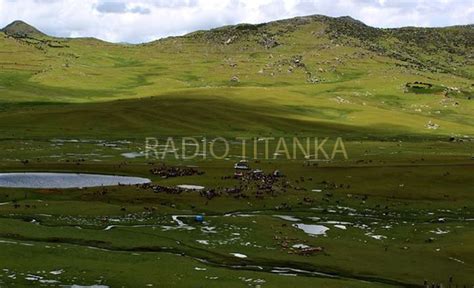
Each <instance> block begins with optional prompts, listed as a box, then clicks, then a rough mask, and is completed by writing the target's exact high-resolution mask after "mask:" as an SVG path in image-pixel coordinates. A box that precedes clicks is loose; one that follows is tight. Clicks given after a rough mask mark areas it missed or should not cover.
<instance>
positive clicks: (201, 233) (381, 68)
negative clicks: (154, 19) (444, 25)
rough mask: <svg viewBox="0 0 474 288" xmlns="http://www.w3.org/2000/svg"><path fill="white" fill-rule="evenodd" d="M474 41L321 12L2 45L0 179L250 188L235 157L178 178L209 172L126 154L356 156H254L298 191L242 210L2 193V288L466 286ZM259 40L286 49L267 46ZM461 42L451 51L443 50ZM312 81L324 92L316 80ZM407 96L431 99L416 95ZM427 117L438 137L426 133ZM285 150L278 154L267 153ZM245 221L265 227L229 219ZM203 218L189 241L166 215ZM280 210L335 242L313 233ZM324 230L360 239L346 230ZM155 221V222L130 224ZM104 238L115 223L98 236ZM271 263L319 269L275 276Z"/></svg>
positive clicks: (162, 198)
mask: <svg viewBox="0 0 474 288" xmlns="http://www.w3.org/2000/svg"><path fill="white" fill-rule="evenodd" d="M318 19H319V20H318ZM293 21H295V22H293ZM334 21H335V22H334ZM407 29H408V28H407ZM466 29H467V28H466ZM361 31H362V32H363V33H362V32H361ZM466 31H469V30H466ZM466 31H465V28H462V27H460V28H449V29H438V30H429V29H428V30H424V29H421V30H420V31H418V32H419V33H421V34H422V35H424V36H423V37H425V38H424V39H425V41H426V42H427V43H428V44H426V43H421V42H420V41H418V39H414V38H413V37H412V36H413V35H411V34H410V33H411V30H410V29H408V30H406V29H405V30H404V29H402V30H396V31H393V30H383V31H382V30H373V29H371V28H369V27H365V26H360V24H357V23H353V22H351V20H348V19H345V20H344V19H336V20H331V19H328V18H324V17H323V18H321V19H320V18H318V17H314V19H312V20H311V19H310V20H308V19H306V20H304V19H300V20H285V21H281V22H276V23H269V24H266V25H260V26H251V25H250V26H248V25H245V26H238V27H225V28H222V29H218V30H213V31H210V32H209V31H207V32H198V33H194V34H190V35H188V36H185V37H174V38H167V39H162V40H159V41H155V42H151V43H147V44H142V45H119V44H110V43H106V42H102V41H99V40H96V39H90V38H83V39H52V40H54V41H55V42H54V43H56V44H60V46H61V47H62V48H58V47H51V46H48V45H45V44H44V43H46V42H44V41H49V40H51V39H50V38H49V37H46V36H45V37H44V38H41V39H36V40H35V39H30V38H28V39H13V38H11V37H6V36H5V35H4V34H2V33H0V68H1V72H0V171H1V172H13V171H59V172H64V171H69V172H90V173H105V174H120V175H136V176H143V177H149V178H150V179H152V180H153V182H154V183H156V184H160V185H166V186H175V185H179V184H196V185H203V186H205V187H207V188H215V189H219V188H222V187H225V188H232V187H235V186H236V185H240V183H239V182H238V181H237V180H235V179H228V178H227V177H228V176H232V175H233V172H234V170H233V163H234V162H236V161H238V160H240V158H239V155H240V153H241V148H242V147H241V146H240V145H232V147H231V150H230V153H229V155H228V157H227V158H226V159H222V160H217V159H201V158H196V159H193V160H185V159H181V158H180V159H173V158H172V157H169V156H171V155H169V156H168V157H167V158H166V159H165V160H163V161H164V162H165V163H167V164H168V165H178V166H181V165H193V166H194V165H195V166H198V169H200V170H202V171H204V172H205V174H204V175H202V176H189V177H177V178H168V179H161V178H159V177H157V176H154V175H152V174H151V173H150V172H149V170H150V169H151V168H152V167H153V165H157V164H158V163H159V162H161V160H156V159H154V160H153V159H152V160H147V159H145V158H135V159H126V158H124V157H123V156H122V155H121V154H122V153H127V152H138V151H143V149H144V144H145V143H144V142H145V137H156V138H158V139H159V140H160V141H164V140H165V139H166V138H167V137H169V136H173V137H176V139H177V141H179V139H180V137H183V136H196V137H198V138H200V137H207V139H212V138H213V137H217V136H223V137H226V138H228V139H229V140H233V141H235V140H236V137H250V138H258V137H275V138H278V137H285V139H288V141H289V142H288V143H291V138H292V137H295V136H297V137H318V138H320V139H323V138H325V137H329V138H330V141H329V142H330V143H333V142H334V141H335V139H336V138H337V137H342V139H343V140H344V143H345V146H346V149H347V152H348V159H344V158H342V157H337V158H336V159H333V160H331V161H320V162H307V161H305V160H304V159H303V157H302V155H298V156H299V157H298V159H296V160H287V159H283V158H281V157H278V158H276V159H266V160H265V159H258V160H253V159H252V160H251V161H250V163H251V166H252V167H253V168H261V169H263V170H264V171H266V172H267V173H269V172H271V171H273V170H275V169H279V170H281V171H282V172H283V173H284V174H285V176H286V177H285V178H284V180H282V181H288V182H289V183H290V184H291V186H289V188H285V189H282V187H280V186H278V187H277V188H278V189H277V191H278V192H275V194H273V195H270V194H265V197H264V199H261V198H260V197H257V195H256V188H255V186H252V185H250V188H249V189H247V190H246V191H245V193H244V196H243V197H242V198H235V197H234V196H233V195H228V194H227V193H223V194H222V195H221V196H220V197H216V198H213V199H212V200H209V199H207V198H205V197H201V196H200V195H198V193H192V192H185V193H181V194H166V193H153V191H151V190H145V189H140V188H137V187H108V188H89V189H7V188H2V189H0V203H6V204H3V205H0V246H1V248H2V249H0V258H1V259H2V261H1V263H0V286H2V287H3V286H6V287H10V286H15V287H22V286H23V287H28V286H30V285H39V284H40V283H39V279H38V280H27V279H26V278H28V277H30V278H31V276H28V274H32V275H38V276H41V277H43V279H46V280H56V281H58V282H55V283H49V284H48V283H43V285H44V286H53V287H54V286H58V285H72V284H78V285H92V284H103V285H108V286H110V287H121V286H125V287H145V286H146V285H147V284H153V285H154V286H153V287H222V286H228V287H249V286H250V287H309V286H321V287H393V286H398V287H410V286H413V287H422V285H423V283H424V281H425V280H426V281H428V282H429V283H443V285H444V286H445V287H449V285H451V287H455V285H458V286H459V287H463V285H466V286H469V287H470V286H472V285H473V283H474V279H473V277H472V275H473V274H474V270H473V269H474V268H473V263H472V262H471V259H473V256H474V247H473V246H472V243H473V241H472V240H473V239H474V234H473V231H474V230H473V227H472V225H473V224H472V223H473V222H472V215H473V212H474V210H473V204H474V198H473V193H472V192H473V189H472V187H473V185H474V180H473V177H472V174H473V172H474V170H473V169H474V162H473V160H472V159H471V158H472V156H473V155H474V154H473V153H474V150H473V148H474V142H473V139H474V138H473V135H474V128H473V127H474V125H473V123H474V114H473V113H472V111H473V108H474V104H473V103H474V102H473V100H469V98H470V97H471V98H472V96H473V90H472V75H471V74H472V73H471V72H472V67H473V66H472V63H470V62H469V61H468V60H469V59H467V58H466V56H463V55H462V52H463V51H464V50H463V49H467V48H466V47H465V44H466V43H465V41H464V40H465V38H466V36H465V35H466V34H465V33H468V32H466ZM264 32H265V33H266V34H267V36H269V35H270V36H273V37H275V38H276V40H277V41H278V43H279V44H280V45H278V46H276V47H273V48H265V47H264V46H263V45H262V44H261V40H262V37H264V36H262V35H263V34H262V33H264ZM335 32H337V33H338V35H339V36H338V37H337V38H335V36H334V35H335V34H334V33H335ZM421 34H420V35H421ZM234 35H235V36H236V38H235V40H234V42H232V43H231V44H225V42H226V41H227V40H228V39H229V38H230V37H231V36H234ZM362 36H363V37H362ZM265 37H266V36H265ZM364 37H368V38H367V39H365V38H364ZM453 37H454V38H455V39H457V42H456V43H459V45H458V46H456V47H451V45H450V44H446V41H448V42H449V41H450V40H449V39H454V38H453ZM445 40H446V41H445ZM449 43H451V42H449ZM368 44H371V45H368ZM53 46H54V45H53ZM56 46H57V45H56ZM435 48H436V49H438V50H437V51H439V53H438V54H436V55H434V50H433V49H435ZM468 48H469V47H468ZM300 56H301V57H300ZM298 58H301V59H302V60H301V62H302V63H304V65H301V63H300V64H298V63H296V62H295V61H294V59H298ZM448 61H450V62H449V64H450V65H447V63H448ZM420 63H421V64H420ZM453 68H456V70H455V69H453ZM309 75H311V77H313V78H317V79H319V82H317V83H309V82H308V79H310V76H309ZM233 76H237V77H238V79H239V81H238V83H235V82H231V81H230V80H231V78H232V77H233ZM415 81H418V82H424V83H431V84H433V86H432V88H429V89H415V88H409V89H407V88H406V86H405V85H406V83H413V82H415ZM448 87H449V88H448ZM430 121H431V123H434V124H436V125H439V126H436V127H437V129H428V123H430ZM451 138H452V139H451ZM58 139H59V140H58ZM61 139H63V140H69V142H68V141H66V142H61ZM123 140H127V142H124V141H123ZM453 140H454V141H453ZM461 140H462V141H461ZM178 143H179V142H178ZM234 144H235V143H234ZM251 145H252V143H251V141H250V144H249V145H248V146H247V148H248V151H252V146H251ZM261 147H262V146H260V148H261ZM329 147H331V146H330V145H329V146H328V148H327V149H328V150H329V151H330V150H331V148H329ZM178 148H179V152H181V151H182V148H181V147H178ZM275 148H276V142H271V144H270V149H271V152H270V155H271V156H272V154H273V151H274V149H275ZM292 148H293V147H292V145H291V144H290V147H289V150H290V151H292ZM216 149H217V150H218V151H219V152H222V151H223V150H224V147H223V146H222V145H221V146H219V145H218V147H217V148H216ZM259 153H263V151H262V150H259ZM261 155H262V154H259V156H260V157H261ZM21 160H23V163H22V162H21ZM25 160H28V163H27V164H25V163H26V162H25ZM310 179H311V180H310ZM278 185H282V184H281V183H280V184H278ZM313 189H321V190H323V192H321V193H318V192H315V191H312V190H313ZM15 204H16V205H17V206H15ZM237 212H240V213H243V214H252V215H253V216H252V217H238V216H229V215H227V214H228V213H237ZM198 213H199V214H205V215H206V216H205V217H206V222H207V223H206V224H198V223H194V222H193V221H192V220H190V219H183V221H185V222H186V223H188V225H189V226H190V227H193V228H194V229H192V230H182V229H175V228H177V223H176V222H174V221H173V220H172V218H171V217H172V215H182V214H186V215H195V214H198ZM273 215H289V216H294V217H297V218H299V219H300V220H299V222H297V223H305V224H318V225H326V226H327V227H328V228H329V230H328V232H327V233H326V234H327V235H326V236H317V237H313V236H310V235H308V234H306V233H304V232H303V231H302V230H300V229H297V228H295V227H294V226H293V225H292V224H294V223H293V222H290V221H286V220H282V219H279V218H277V217H274V216H273ZM312 217H313V218H312ZM314 217H318V218H320V219H319V220H318V219H317V218H314ZM440 218H444V219H445V221H439V219H440ZM32 220H35V221H34V222H32ZM328 221H329V222H328ZM331 221H342V222H349V223H350V224H346V228H347V229H346V230H343V229H341V228H338V227H336V226H334V225H337V224H335V223H333V222H331ZM144 224H146V225H151V226H145V227H134V226H135V225H144ZM109 225H121V226H120V227H115V228H113V229H110V230H105V231H104V230H103V229H104V228H106V227H107V226H109ZM202 226H207V227H215V228H214V229H215V230H216V231H217V233H206V232H205V230H203V229H202ZM166 227H168V228H169V227H171V229H170V230H168V229H167V228H166ZM433 231H434V232H433ZM437 231H438V232H439V231H442V232H446V231H449V232H446V233H439V234H436V232H437ZM235 233H239V234H238V235H237V234H235ZM373 235H382V236H384V237H386V238H381V239H380V240H377V239H375V238H373V237H371V236H373ZM237 236H238V237H237ZM196 240H207V241H209V245H206V244H202V243H203V242H202V241H201V242H197V241H196ZM298 243H304V244H306V245H310V246H313V247H323V248H324V251H323V252H320V253H316V254H314V255H309V256H302V255H298V254H297V253H296V252H297V251H296V250H295V249H292V248H291V246H292V245H293V244H298ZM230 253H243V254H245V255H247V256H248V258H245V259H241V258H237V257H234V256H232V255H231V254H230ZM195 267H198V268H205V269H206V270H202V269H197V270H196V269H195ZM258 267H261V269H260V268H258ZM275 267H290V268H293V269H299V270H305V271H310V272H313V274H311V275H310V274H308V273H303V272H301V273H297V274H299V275H298V276H288V275H279V274H278V273H276V272H275V271H273V272H271V271H272V270H275V269H276V268H275ZM1 269H3V270H1ZM7 269H8V270H7ZM59 269H64V272H62V273H61V274H59V275H54V274H51V273H49V272H50V271H56V270H59ZM288 273H290V274H291V273H294V272H291V271H290V272H288ZM317 273H324V274H325V275H321V274H317ZM326 274H329V275H332V276H335V277H331V276H328V275H326ZM11 275H15V276H14V277H13V276H11ZM9 276H10V277H9ZM215 277H217V278H215ZM450 278H451V279H452V280H451V282H450V280H449V279H450ZM249 279H250V280H249Z"/></svg>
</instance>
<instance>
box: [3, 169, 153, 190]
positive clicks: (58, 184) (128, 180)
mask: <svg viewBox="0 0 474 288" xmlns="http://www.w3.org/2000/svg"><path fill="white" fill-rule="evenodd" d="M149 182H150V179H147V178H140V177H129V176H116V175H100V174H82V173H44V172H25V173H0V187H9V188H45V189H48V188H83V187H99V186H116V185H135V184H144V183H149Z"/></svg>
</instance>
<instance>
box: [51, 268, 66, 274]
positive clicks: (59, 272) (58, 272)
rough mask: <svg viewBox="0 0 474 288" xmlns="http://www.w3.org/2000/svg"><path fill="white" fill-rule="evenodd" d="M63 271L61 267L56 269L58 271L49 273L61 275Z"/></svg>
mask: <svg viewBox="0 0 474 288" xmlns="http://www.w3.org/2000/svg"><path fill="white" fill-rule="evenodd" d="M63 273H64V270H63V269H59V270H56V271H51V272H49V274H53V275H61V274H63Z"/></svg>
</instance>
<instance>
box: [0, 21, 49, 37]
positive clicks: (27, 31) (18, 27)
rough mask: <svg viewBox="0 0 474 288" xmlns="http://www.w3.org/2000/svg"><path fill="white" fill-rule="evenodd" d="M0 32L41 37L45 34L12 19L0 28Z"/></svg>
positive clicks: (16, 35)
mask: <svg viewBox="0 0 474 288" xmlns="http://www.w3.org/2000/svg"><path fill="white" fill-rule="evenodd" d="M0 31H1V32H3V33H5V34H7V35H10V36H15V37H41V36H46V35H45V34H44V33H43V32H41V31H39V30H38V29H36V28H35V27H33V26H31V25H29V24H28V23H25V22H23V21H21V20H16V21H13V22H12V23H10V24H8V25H7V26H5V27H4V28H3V29H1V30H0Z"/></svg>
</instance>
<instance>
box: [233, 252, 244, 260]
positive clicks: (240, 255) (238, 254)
mask: <svg viewBox="0 0 474 288" xmlns="http://www.w3.org/2000/svg"><path fill="white" fill-rule="evenodd" d="M230 255H232V256H234V257H237V258H242V259H243V258H247V255H245V254H241V253H230Z"/></svg>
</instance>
